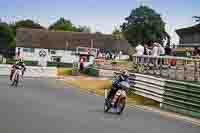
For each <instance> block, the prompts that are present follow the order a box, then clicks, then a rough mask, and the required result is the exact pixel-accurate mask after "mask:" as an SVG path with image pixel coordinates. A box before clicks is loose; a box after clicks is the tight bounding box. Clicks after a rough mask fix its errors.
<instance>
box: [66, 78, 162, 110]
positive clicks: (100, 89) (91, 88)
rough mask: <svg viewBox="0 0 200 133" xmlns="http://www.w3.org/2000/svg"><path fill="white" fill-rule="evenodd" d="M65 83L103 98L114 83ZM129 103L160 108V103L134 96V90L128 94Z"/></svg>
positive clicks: (101, 81) (106, 81) (80, 81)
mask: <svg viewBox="0 0 200 133" xmlns="http://www.w3.org/2000/svg"><path fill="white" fill-rule="evenodd" d="M65 82H66V83H67V84H70V85H72V86H76V87H78V88H80V89H81V90H82V91H88V92H92V93H95V94H96V95H101V96H103V95H104V90H105V89H110V88H111V83H112V81H111V80H85V79H78V80H66V81H65ZM127 103H128V104H135V105H148V106H153V107H159V103H158V102H156V101H154V100H151V99H147V98H145V97H142V96H139V95H136V94H134V91H133V90H130V91H129V92H128V99H127Z"/></svg>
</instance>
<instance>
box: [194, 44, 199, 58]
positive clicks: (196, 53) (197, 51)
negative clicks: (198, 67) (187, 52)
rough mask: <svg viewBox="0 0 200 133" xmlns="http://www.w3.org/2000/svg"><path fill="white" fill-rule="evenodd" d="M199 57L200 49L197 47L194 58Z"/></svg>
mask: <svg viewBox="0 0 200 133" xmlns="http://www.w3.org/2000/svg"><path fill="white" fill-rule="evenodd" d="M199 55H200V49H199V48H198V47H197V46H196V47H195V48H194V51H193V56H199Z"/></svg>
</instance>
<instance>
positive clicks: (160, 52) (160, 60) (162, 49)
mask: <svg viewBox="0 0 200 133" xmlns="http://www.w3.org/2000/svg"><path fill="white" fill-rule="evenodd" d="M164 55H165V49H164V47H163V46H162V45H161V44H159V56H164ZM160 63H162V64H164V59H163V58H160V59H159V64H160Z"/></svg>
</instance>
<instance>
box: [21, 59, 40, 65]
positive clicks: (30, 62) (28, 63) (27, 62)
mask: <svg viewBox="0 0 200 133" xmlns="http://www.w3.org/2000/svg"><path fill="white" fill-rule="evenodd" d="M24 63H25V64H26V66H38V61H28V60H26V61H24Z"/></svg>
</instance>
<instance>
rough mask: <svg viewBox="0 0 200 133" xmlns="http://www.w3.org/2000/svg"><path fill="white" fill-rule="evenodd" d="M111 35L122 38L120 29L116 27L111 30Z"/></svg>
mask: <svg viewBox="0 0 200 133" xmlns="http://www.w3.org/2000/svg"><path fill="white" fill-rule="evenodd" d="M112 35H113V36H114V37H115V38H116V39H124V35H123V33H122V31H121V29H118V28H116V27H115V29H114V30H113V32H112Z"/></svg>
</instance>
